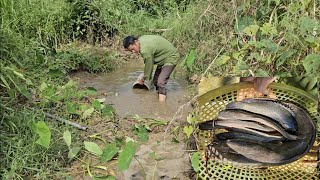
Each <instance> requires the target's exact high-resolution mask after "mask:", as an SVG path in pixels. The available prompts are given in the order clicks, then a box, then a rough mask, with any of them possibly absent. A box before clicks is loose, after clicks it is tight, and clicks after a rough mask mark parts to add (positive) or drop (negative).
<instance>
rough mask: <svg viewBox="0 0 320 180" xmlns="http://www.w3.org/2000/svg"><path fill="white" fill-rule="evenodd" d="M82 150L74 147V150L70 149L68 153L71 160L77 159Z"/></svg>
mask: <svg viewBox="0 0 320 180" xmlns="http://www.w3.org/2000/svg"><path fill="white" fill-rule="evenodd" d="M80 149H81V148H80V147H73V148H72V149H70V150H69V153H68V158H69V160H72V159H73V158H74V157H76V156H77V154H78V153H79V151H80Z"/></svg>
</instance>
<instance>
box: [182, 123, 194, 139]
mask: <svg viewBox="0 0 320 180" xmlns="http://www.w3.org/2000/svg"><path fill="white" fill-rule="evenodd" d="M183 131H184V133H186V135H187V137H188V139H189V138H190V135H191V134H192V132H193V127H192V126H185V127H184V128H183Z"/></svg>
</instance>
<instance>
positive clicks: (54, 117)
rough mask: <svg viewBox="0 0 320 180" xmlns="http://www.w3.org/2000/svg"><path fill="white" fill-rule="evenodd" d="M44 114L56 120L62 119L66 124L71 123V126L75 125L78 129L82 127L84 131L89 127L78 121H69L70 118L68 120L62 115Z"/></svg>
mask: <svg viewBox="0 0 320 180" xmlns="http://www.w3.org/2000/svg"><path fill="white" fill-rule="evenodd" d="M44 115H46V116H47V117H49V118H52V119H55V120H57V121H60V122H64V123H66V124H69V125H71V126H74V127H76V128H78V129H81V130H84V131H85V130H86V129H87V127H85V126H81V125H80V124H77V123H75V122H71V121H68V120H66V119H62V118H61V117H58V116H54V115H52V114H49V113H44Z"/></svg>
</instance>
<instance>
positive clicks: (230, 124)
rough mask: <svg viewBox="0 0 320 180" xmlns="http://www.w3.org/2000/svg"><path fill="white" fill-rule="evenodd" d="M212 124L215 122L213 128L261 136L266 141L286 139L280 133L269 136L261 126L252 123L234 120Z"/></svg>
mask: <svg viewBox="0 0 320 180" xmlns="http://www.w3.org/2000/svg"><path fill="white" fill-rule="evenodd" d="M214 122H215V128H219V127H220V128H221V127H222V128H226V129H228V130H232V131H235V132H242V133H247V134H251V135H257V136H262V137H265V138H267V139H273V140H285V139H286V138H285V137H283V136H282V135H281V134H280V133H278V134H269V133H267V132H264V131H263V129H264V127H263V126H260V125H258V124H254V123H252V122H244V121H237V120H235V121H233V120H228V121H214ZM249 123H251V124H249ZM259 126H260V127H259ZM257 128H259V129H257ZM266 129H268V128H266ZM269 129H270V128H269Z"/></svg>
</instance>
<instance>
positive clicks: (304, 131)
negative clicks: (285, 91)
mask: <svg viewBox="0 0 320 180" xmlns="http://www.w3.org/2000/svg"><path fill="white" fill-rule="evenodd" d="M285 105H286V106H287V107H289V108H290V111H292V112H293V114H294V116H295V118H296V121H297V126H298V127H299V130H298V132H297V136H298V138H297V140H292V141H284V142H282V143H272V142H269V143H258V142H252V141H248V140H239V139H228V140H227V141H226V145H227V146H228V147H230V148H231V149H232V150H233V151H235V152H237V153H239V154H241V155H243V156H244V157H246V158H248V159H251V160H253V161H258V162H260V163H261V165H282V164H287V163H290V162H293V161H296V160H298V159H299V158H301V157H302V156H304V155H305V154H306V153H308V152H309V150H310V149H311V148H312V146H313V143H314V141H315V137H316V128H315V123H314V122H313V121H312V119H311V117H310V116H309V115H308V114H307V113H306V112H305V111H304V110H303V109H301V108H299V107H298V106H296V105H293V104H291V103H285Z"/></svg>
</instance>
